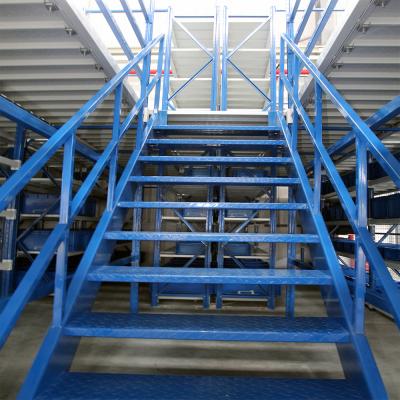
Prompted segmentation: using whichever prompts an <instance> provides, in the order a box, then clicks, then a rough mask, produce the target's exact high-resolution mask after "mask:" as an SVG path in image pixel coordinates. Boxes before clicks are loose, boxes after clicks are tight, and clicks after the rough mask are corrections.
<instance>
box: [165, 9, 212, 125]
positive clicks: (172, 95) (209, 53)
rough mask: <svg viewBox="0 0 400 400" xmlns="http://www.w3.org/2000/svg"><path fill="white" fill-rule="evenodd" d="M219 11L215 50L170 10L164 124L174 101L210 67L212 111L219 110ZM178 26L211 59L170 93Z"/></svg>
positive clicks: (166, 55) (167, 36)
mask: <svg viewBox="0 0 400 400" xmlns="http://www.w3.org/2000/svg"><path fill="white" fill-rule="evenodd" d="M218 10H219V8H217V11H216V13H215V16H214V32H213V49H208V48H207V47H206V46H205V45H204V44H202V43H201V41H200V40H198V39H197V38H196V37H195V36H194V35H193V33H192V32H190V30H189V29H187V28H186V26H185V25H183V24H182V23H181V22H180V21H179V19H178V18H177V17H174V15H173V13H172V9H171V8H169V10H168V28H167V34H166V44H165V46H166V53H165V66H164V83H163V100H162V116H161V118H162V122H163V123H164V124H165V123H166V118H167V113H168V110H169V109H172V110H174V109H175V106H174V104H173V99H174V98H175V97H176V96H177V95H178V94H179V93H181V92H182V91H183V90H184V89H185V88H186V87H187V86H189V85H190V84H191V83H192V82H193V81H194V80H196V78H198V77H199V76H200V75H201V74H202V73H203V72H204V71H205V70H206V69H207V68H208V67H209V66H210V65H211V68H212V78H211V94H210V110H213V111H215V110H217V101H218V98H217V93H218V73H219V71H218V68H219V31H218ZM174 24H175V25H177V26H178V27H179V28H180V29H181V30H182V31H183V32H185V34H186V35H187V36H188V37H189V38H190V39H191V40H192V41H193V42H194V43H195V44H196V45H197V46H198V47H199V48H200V49H201V50H202V51H203V52H204V53H205V54H206V55H207V56H208V57H209V59H208V60H207V61H206V62H205V64H203V65H202V66H201V67H200V68H198V69H197V70H196V71H195V72H194V73H193V74H192V75H191V76H190V77H189V78H188V79H187V80H186V81H185V82H184V83H183V84H182V85H180V86H179V87H178V89H176V90H174V91H173V92H172V93H170V75H171V56H172V53H171V49H172V30H173V25H174Z"/></svg>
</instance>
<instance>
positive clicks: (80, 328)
mask: <svg viewBox="0 0 400 400" xmlns="http://www.w3.org/2000/svg"><path fill="white" fill-rule="evenodd" d="M64 333H65V334H66V335H69V336H90V337H118V338H135V339H171V340H235V341H245V342H249V341H261V342H313V343H338V342H348V341H349V334H348V332H347V330H346V329H345V328H344V327H343V325H342V323H341V321H339V320H337V319H330V318H325V317H303V318H284V317H252V316H237V315H234V316H231V315H201V314H198V315H183V314H129V313H124V314H122V313H82V314H78V315H76V316H74V317H73V318H72V319H71V320H70V321H69V322H68V323H67V325H66V327H65V328H64Z"/></svg>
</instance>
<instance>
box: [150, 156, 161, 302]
mask: <svg viewBox="0 0 400 400" xmlns="http://www.w3.org/2000/svg"><path fill="white" fill-rule="evenodd" d="M162 155H164V150H160V156H162ZM163 174H164V166H163V164H162V163H160V164H159V165H158V171H157V175H159V176H161V175H163ZM162 199H163V188H162V186H161V185H158V186H157V190H156V201H158V202H160V201H162ZM162 217H163V215H162V209H161V208H157V209H156V212H155V222H154V225H155V226H154V230H155V231H156V232H160V231H161V228H162ZM153 253H154V254H153V266H154V267H159V266H160V265H161V259H160V253H161V242H160V241H159V240H157V241H155V242H154V251H153ZM158 290H159V284H158V283H152V284H151V305H152V306H153V307H154V306H156V305H158Z"/></svg>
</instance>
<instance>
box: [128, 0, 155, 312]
mask: <svg viewBox="0 0 400 400" xmlns="http://www.w3.org/2000/svg"><path fill="white" fill-rule="evenodd" d="M146 14H147V17H146V18H145V19H146V33H145V41H146V44H147V43H149V42H150V41H151V39H152V37H153V26H154V0H150V7H149V10H148V12H147V11H146ZM150 66H151V51H150V52H149V54H148V55H147V56H146V57H145V58H144V60H143V74H142V77H141V80H140V97H141V98H144V97H145V96H146V91H147V86H148V84H149V78H150ZM147 106H148V98H146V100H145V101H144V103H143V107H142V109H141V110H140V112H139V114H138V125H137V130H136V149H139V148H141V146H142V142H143V139H144V138H143V134H144V131H145V120H144V113H145V110H146V109H147ZM136 172H137V173H138V174H139V173H141V166H138V167H137V169H136ZM142 198H143V185H142V184H137V186H136V189H135V194H134V201H142ZM132 225H133V230H134V231H140V229H141V225H142V209H141V208H135V209H134V211H133V224H132ZM131 265H132V266H135V267H137V266H139V265H140V241H138V240H134V241H133V242H132V262H131ZM130 307H131V311H132V312H137V311H138V308H139V284H138V283H132V284H131V293H130Z"/></svg>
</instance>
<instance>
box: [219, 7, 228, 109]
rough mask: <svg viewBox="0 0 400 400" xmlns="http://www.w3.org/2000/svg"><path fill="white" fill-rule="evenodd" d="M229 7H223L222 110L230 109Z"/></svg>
mask: <svg viewBox="0 0 400 400" xmlns="http://www.w3.org/2000/svg"><path fill="white" fill-rule="evenodd" d="M228 35H229V17H228V7H227V6H223V7H222V65H221V111H226V110H227V109H228V59H227V57H228V50H229V48H228V46H229V36H228Z"/></svg>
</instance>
